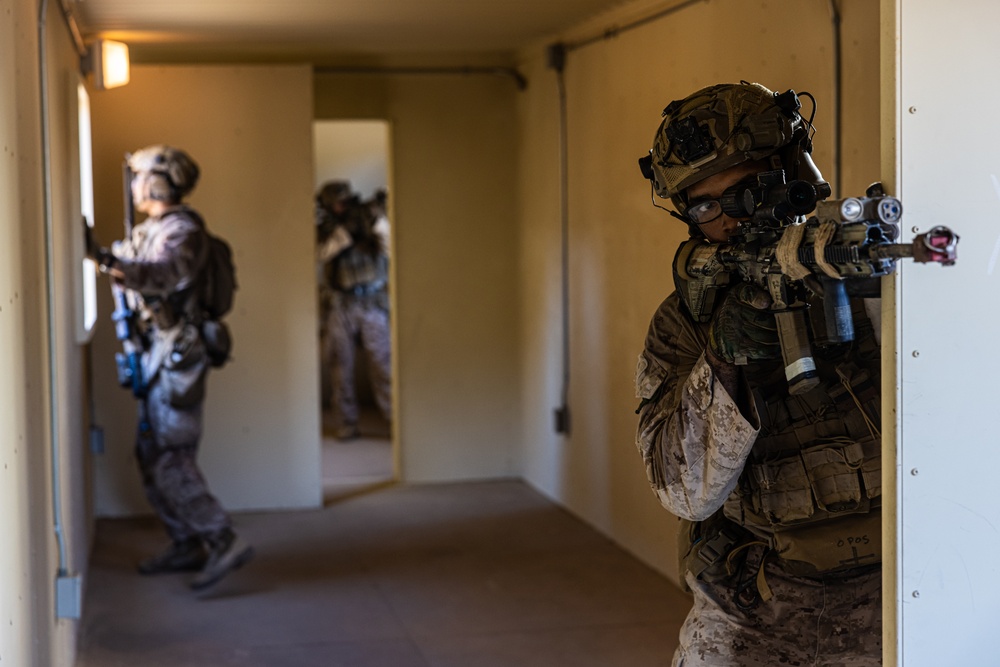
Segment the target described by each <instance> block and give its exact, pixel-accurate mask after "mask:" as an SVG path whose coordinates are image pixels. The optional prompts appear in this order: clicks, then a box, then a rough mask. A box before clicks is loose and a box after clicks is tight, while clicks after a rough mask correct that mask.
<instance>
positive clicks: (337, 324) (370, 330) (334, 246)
mask: <svg viewBox="0 0 1000 667" xmlns="http://www.w3.org/2000/svg"><path fill="white" fill-rule="evenodd" d="M316 199H317V203H318V207H317V237H318V241H319V246H318V260H319V262H320V264H321V265H322V267H323V272H324V275H325V277H326V281H327V285H328V286H329V288H330V306H329V314H328V315H327V319H326V332H325V333H326V340H325V343H324V349H325V356H326V358H327V360H328V361H329V362H330V366H331V368H332V371H331V394H332V396H331V404H332V407H333V412H334V418H335V422H336V426H335V428H336V431H335V433H336V436H337V437H338V438H340V439H342V440H343V439H350V438H354V437H357V436H358V435H359V434H360V432H359V430H358V416H359V410H358V401H357V391H356V387H355V376H354V358H355V349H356V347H357V346H358V345H360V346H361V348H362V349H363V351H364V353H365V355H366V357H367V361H368V371H369V376H370V378H371V384H372V393H373V394H374V398H375V403H376V405H377V406H378V409H379V411H380V412H381V413H382V415H383V416H384V417H385V419H386V420H388V421H391V420H392V375H391V373H392V371H391V366H390V337H389V299H388V281H389V252H388V238H387V226H388V225H387V220H386V219H385V217H384V216H381V217H380V216H376V215H375V214H374V213H373V211H372V208H371V207H370V206H369V205H366V204H364V203H362V202H361V201H360V199H359V198H358V197H357V195H355V194H354V193H352V191H351V186H350V183H348V182H347V181H331V182H329V183H326V184H325V185H324V186H323V187H322V188H321V189H320V191H319V193H318V194H317V196H316ZM381 221H385V222H381ZM380 226H381V227H382V228H383V229H382V231H381V233H380V230H379V227H380Z"/></svg>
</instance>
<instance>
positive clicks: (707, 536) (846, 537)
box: [636, 293, 881, 667]
mask: <svg viewBox="0 0 1000 667" xmlns="http://www.w3.org/2000/svg"><path fill="white" fill-rule="evenodd" d="M854 306H855V309H856V311H858V312H859V314H861V316H862V317H861V318H860V320H861V321H859V322H858V335H857V338H856V341H855V342H854V343H852V344H849V345H846V346H845V345H840V346H830V347H829V348H828V349H826V350H825V351H824V350H823V349H820V348H818V349H817V350H816V357H817V366H818V371H819V374H820V377H821V378H822V380H823V382H822V383H821V385H820V387H818V388H816V389H813V390H812V391H810V392H807V393H805V394H802V395H799V396H790V395H789V394H788V390H787V383H786V382H785V379H784V374H783V369H782V367H781V366H782V364H781V363H780V362H773V363H764V362H762V363H757V364H753V363H751V364H750V365H749V366H744V367H743V370H742V371H741V373H742V375H743V380H742V381H743V382H745V385H744V386H745V388H746V392H747V395H748V396H749V397H750V403H751V405H750V409H749V411H748V414H747V415H744V414H743V412H741V410H740V408H739V407H738V406H737V404H736V403H735V402H734V400H733V398H732V397H731V396H730V395H729V393H728V392H727V391H726V389H725V388H724V387H723V386H722V384H721V382H720V380H719V379H718V378H717V377H716V375H715V373H714V371H713V369H712V367H711V366H710V365H709V364H708V362H707V361H706V358H705V349H706V341H707V326H708V325H701V324H697V323H695V322H694V321H693V320H692V319H691V317H690V315H689V314H688V312H687V310H686V308H685V306H684V305H683V304H682V302H681V299H680V297H679V296H678V294H677V293H674V294H672V295H671V296H670V297H668V298H667V299H666V300H665V301H664V302H663V304H662V305H661V306H660V308H659V309H658V310H657V312H656V313H655V315H654V316H653V319H652V322H651V324H650V329H649V334H648V336H647V339H646V345H645V349H644V350H643V352H642V354H641V355H640V357H639V366H638V369H637V375H636V389H637V394H638V397H639V398H640V399H642V403H641V406H640V410H639V413H640V422H639V430H638V437H637V445H638V447H639V450H640V452H641V453H642V456H643V460H644V462H645V466H646V472H647V476H648V478H649V481H650V484H651V486H652V488H653V490H654V492H655V493H656V495H657V496H658V498H659V500H660V502H661V504H663V506H664V507H666V508H667V509H668V510H670V511H671V512H672V513H674V514H676V515H677V516H679V517H681V518H682V519H684V520H685V521H684V522H683V524H684V525H685V527H686V529H687V532H686V533H683V534H682V540H681V543H682V544H681V546H682V557H683V562H682V568H683V570H682V573H683V575H684V577H685V580H686V583H687V585H688V586H689V587H690V588H691V590H692V592H693V594H694V608H693V609H692V611H691V614H690V615H689V616H688V619H687V621H686V622H685V624H684V626H683V628H682V630H681V637H680V646H679V648H678V650H677V653H676V654H675V656H674V663H673V664H674V665H675V666H685V667H690V666H691V665H726V666H727V667H728V666H733V665H784V664H787V665H829V666H833V665H838V666H850V667H855V666H859V667H860V666H869V665H879V664H881V590H880V586H881V567H880V562H881V554H880V548H879V545H880V538H881V534H880V528H879V509H880V504H881V503H880V500H881V488H880V481H879V480H880V474H881V473H880V465H879V461H880V459H879V440H878V437H877V427H873V424H874V425H877V424H878V420H879V417H878V409H879V392H878V382H879V377H878V369H879V354H878V347H877V344H876V342H875V338H874V330H873V328H872V326H871V325H870V324H869V323H868V322H867V320H866V319H865V318H864V317H863V308H864V306H863V305H862V304H861V303H860V302H858V303H855V304H854ZM814 310H815V309H814ZM819 310H822V309H821V308H820V309H819ZM748 417H749V419H748Z"/></svg>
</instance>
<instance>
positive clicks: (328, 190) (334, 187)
mask: <svg viewBox="0 0 1000 667" xmlns="http://www.w3.org/2000/svg"><path fill="white" fill-rule="evenodd" d="M352 196H353V194H352V191H351V182H350V181H327V182H326V183H324V184H323V187H322V188H320V190H319V192H318V193H317V194H316V203H317V204H319V205H320V206H322V207H323V208H325V209H327V210H329V211H332V210H333V209H334V206H335V205H336V204H337V202H341V201H345V200H347V199H350V198H351V197H352Z"/></svg>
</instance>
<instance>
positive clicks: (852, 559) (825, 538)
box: [771, 508, 882, 577]
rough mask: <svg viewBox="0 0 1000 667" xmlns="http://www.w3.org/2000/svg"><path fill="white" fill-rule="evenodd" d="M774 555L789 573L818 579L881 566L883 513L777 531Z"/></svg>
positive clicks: (877, 509) (774, 540) (772, 538)
mask: <svg viewBox="0 0 1000 667" xmlns="http://www.w3.org/2000/svg"><path fill="white" fill-rule="evenodd" d="M771 543H772V545H773V548H774V551H775V552H776V553H777V555H778V557H780V558H781V559H782V561H783V563H782V564H783V569H784V570H785V571H786V572H789V573H791V574H795V575H799V576H804V577H808V576H815V575H820V574H828V573H831V572H837V571H841V570H849V569H853V568H857V567H862V566H865V565H876V564H879V563H881V562H882V513H881V512H880V511H879V508H876V509H874V510H873V511H871V512H869V513H868V514H854V515H850V516H845V517H843V518H840V519H835V520H833V521H827V522H825V523H819V524H813V525H808V526H803V527H800V528H791V529H789V530H779V531H775V533H774V535H773V536H772V537H771Z"/></svg>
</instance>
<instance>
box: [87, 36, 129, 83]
mask: <svg viewBox="0 0 1000 667" xmlns="http://www.w3.org/2000/svg"><path fill="white" fill-rule="evenodd" d="M87 59H88V60H89V61H90V62H89V63H87V65H89V66H84V69H85V70H87V71H92V72H93V73H94V87H95V88H96V89H97V90H108V89H109V88H117V87H119V86H124V85H125V84H126V83H128V80H129V63H128V44H125V43H123V42H115V41H113V40H110V39H99V40H97V41H96V42H94V43H93V44H91V45H90V49H89V50H88V51H87Z"/></svg>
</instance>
